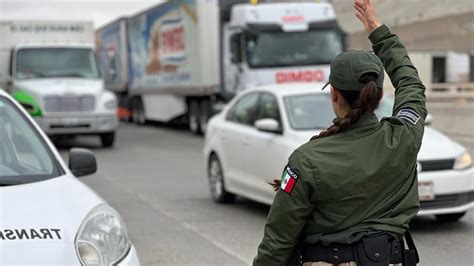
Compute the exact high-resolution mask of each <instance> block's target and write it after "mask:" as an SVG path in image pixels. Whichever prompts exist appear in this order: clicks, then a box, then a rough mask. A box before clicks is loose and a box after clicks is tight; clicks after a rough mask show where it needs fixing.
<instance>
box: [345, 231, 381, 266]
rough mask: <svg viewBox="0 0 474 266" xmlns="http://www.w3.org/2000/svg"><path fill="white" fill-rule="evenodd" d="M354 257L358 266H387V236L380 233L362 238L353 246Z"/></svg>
mask: <svg viewBox="0 0 474 266" xmlns="http://www.w3.org/2000/svg"><path fill="white" fill-rule="evenodd" d="M354 255H355V260H356V262H357V265H358V266H388V265H389V262H390V243H389V242H388V235H387V234H384V233H381V234H375V235H370V236H365V237H363V238H362V239H361V240H360V241H359V242H357V243H356V244H355V245H354Z"/></svg>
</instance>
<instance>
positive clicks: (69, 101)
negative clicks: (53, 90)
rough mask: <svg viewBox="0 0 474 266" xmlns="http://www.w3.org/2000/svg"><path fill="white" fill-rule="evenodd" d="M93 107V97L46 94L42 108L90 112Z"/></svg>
mask: <svg viewBox="0 0 474 266" xmlns="http://www.w3.org/2000/svg"><path fill="white" fill-rule="evenodd" d="M94 107H95V98H94V96H92V95H86V96H46V97H45V98H44V109H45V110H46V112H90V111H93V110H94Z"/></svg>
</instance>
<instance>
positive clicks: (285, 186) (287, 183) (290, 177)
mask: <svg viewBox="0 0 474 266" xmlns="http://www.w3.org/2000/svg"><path fill="white" fill-rule="evenodd" d="M297 179H298V176H297V175H296V174H295V173H294V172H293V171H292V170H291V169H290V167H289V166H287V167H286V168H285V170H284V171H283V174H282V176H281V189H282V190H283V191H285V192H286V193H288V194H290V193H291V191H292V190H293V187H294V186H295V184H296V180H297Z"/></svg>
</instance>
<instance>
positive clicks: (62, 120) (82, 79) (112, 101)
mask: <svg viewBox="0 0 474 266" xmlns="http://www.w3.org/2000/svg"><path fill="white" fill-rule="evenodd" d="M0 36H1V38H2V40H1V41H0V89H4V90H6V91H8V92H9V93H10V94H12V95H13V97H14V98H15V99H16V100H17V101H18V102H20V103H21V104H22V105H23V107H25V108H26V109H27V110H28V112H29V113H30V115H31V116H33V117H34V118H35V120H36V122H37V123H38V124H39V126H40V127H41V128H42V129H43V131H44V132H45V133H46V134H48V135H50V136H53V135H99V136H100V137H101V141H102V144H103V146H107V147H108V146H112V145H113V143H114V140H115V130H116V129H117V126H118V119H117V115H116V113H117V100H116V97H115V95H114V94H113V93H111V92H110V91H106V90H105V89H104V84H103V81H102V79H101V75H100V72H99V67H98V65H97V61H96V55H95V45H94V28H93V23H92V22H77V21H0Z"/></svg>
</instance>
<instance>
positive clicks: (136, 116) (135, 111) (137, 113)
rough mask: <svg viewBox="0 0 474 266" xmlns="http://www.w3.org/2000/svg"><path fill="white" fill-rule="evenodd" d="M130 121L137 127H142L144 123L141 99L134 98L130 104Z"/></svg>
mask: <svg viewBox="0 0 474 266" xmlns="http://www.w3.org/2000/svg"><path fill="white" fill-rule="evenodd" d="M132 120H133V123H135V124H137V125H144V124H145V122H146V118H145V109H144V108H143V103H142V100H141V98H138V97H137V98H135V99H133V102H132Z"/></svg>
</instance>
